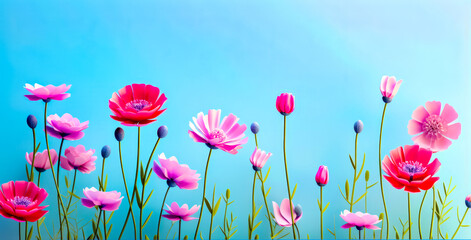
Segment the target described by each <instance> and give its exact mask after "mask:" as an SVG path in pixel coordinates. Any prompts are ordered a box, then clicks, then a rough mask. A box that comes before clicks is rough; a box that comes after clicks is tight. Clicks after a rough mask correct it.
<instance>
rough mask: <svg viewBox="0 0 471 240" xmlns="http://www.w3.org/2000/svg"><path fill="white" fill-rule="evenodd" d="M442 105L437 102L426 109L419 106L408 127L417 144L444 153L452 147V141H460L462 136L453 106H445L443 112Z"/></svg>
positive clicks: (428, 105)
mask: <svg viewBox="0 0 471 240" xmlns="http://www.w3.org/2000/svg"><path fill="white" fill-rule="evenodd" d="M440 111H441V103H440V102H437V101H432V102H427V103H425V108H424V107H423V106H419V107H418V108H417V109H415V111H414V113H412V119H411V120H410V121H409V125H407V129H408V130H409V134H410V135H416V134H419V135H417V136H414V137H412V140H413V141H414V143H415V144H418V145H419V146H420V147H422V148H429V149H430V150H432V151H433V152H438V151H443V150H446V149H448V147H449V146H450V145H451V141H450V139H454V140H456V139H458V137H459V136H460V134H461V123H453V122H454V121H455V120H456V119H457V118H458V113H456V111H455V109H453V107H452V106H450V105H448V104H445V107H444V108H443V111H441V113H440Z"/></svg>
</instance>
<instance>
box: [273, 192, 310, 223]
mask: <svg viewBox="0 0 471 240" xmlns="http://www.w3.org/2000/svg"><path fill="white" fill-rule="evenodd" d="M272 203H273V214H274V215H275V222H276V223H277V224H278V225H280V226H281V227H291V226H292V225H293V224H292V221H291V214H292V215H293V219H294V223H296V222H298V221H299V219H301V217H302V216H303V212H302V210H301V206H299V205H297V206H296V207H294V206H293V203H291V206H290V201H289V200H288V199H287V198H285V199H283V201H281V207H280V206H278V204H277V203H276V202H272ZM291 208H292V209H293V212H291ZM290 212H291V214H290Z"/></svg>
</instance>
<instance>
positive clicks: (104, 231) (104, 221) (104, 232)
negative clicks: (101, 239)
mask: <svg viewBox="0 0 471 240" xmlns="http://www.w3.org/2000/svg"><path fill="white" fill-rule="evenodd" d="M105 213H106V212H105V211H103V235H104V236H105V240H107V239H108V236H107V235H106V233H107V231H106V215H105ZM97 225H98V223H97Z"/></svg>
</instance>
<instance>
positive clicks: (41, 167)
mask: <svg viewBox="0 0 471 240" xmlns="http://www.w3.org/2000/svg"><path fill="white" fill-rule="evenodd" d="M49 154H51V161H52V165H55V164H56V162H57V153H56V150H54V149H50V150H49ZM26 161H27V162H28V163H29V164H30V165H31V164H33V153H26ZM33 167H34V168H35V169H36V171H38V172H44V171H46V170H47V169H50V168H51V164H50V162H49V155H48V153H47V149H45V150H44V151H42V152H37V153H36V156H35V157H34V166H33Z"/></svg>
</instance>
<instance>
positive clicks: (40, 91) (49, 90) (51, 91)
mask: <svg viewBox="0 0 471 240" xmlns="http://www.w3.org/2000/svg"><path fill="white" fill-rule="evenodd" d="M70 86H72V85H69V86H66V85H65V84H62V85H60V86H57V87H56V86H53V85H47V86H45V87H43V86H41V85H39V84H37V83H36V84H34V87H33V86H32V85H31V84H25V88H26V90H28V91H29V92H30V93H32V94H31V95H25V97H27V98H28V99H29V100H30V101H38V100H43V101H44V102H49V101H51V100H64V99H66V98H68V97H70V93H65V92H67V91H68V90H69V88H70Z"/></svg>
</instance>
